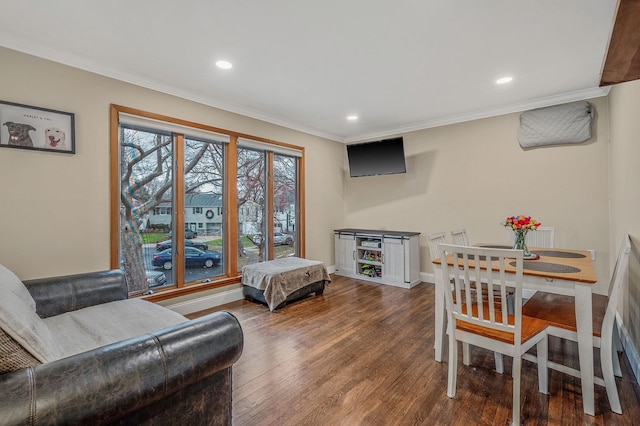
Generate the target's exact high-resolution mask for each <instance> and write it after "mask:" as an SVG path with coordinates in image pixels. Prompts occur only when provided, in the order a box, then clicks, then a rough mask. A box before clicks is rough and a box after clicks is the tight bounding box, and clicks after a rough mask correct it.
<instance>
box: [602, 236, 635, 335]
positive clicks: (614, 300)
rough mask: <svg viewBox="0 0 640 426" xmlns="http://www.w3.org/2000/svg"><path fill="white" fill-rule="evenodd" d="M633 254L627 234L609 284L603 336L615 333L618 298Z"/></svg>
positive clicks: (603, 321)
mask: <svg viewBox="0 0 640 426" xmlns="http://www.w3.org/2000/svg"><path fill="white" fill-rule="evenodd" d="M630 253H631V240H630V238H629V234H625V235H624V238H623V239H622V244H621V245H620V250H619V251H618V259H617V260H616V265H615V266H614V268H613V275H612V276H611V282H610V283H609V300H608V301H607V310H606V312H605V314H604V319H603V320H602V334H603V336H604V334H605V333H609V332H612V331H613V322H614V320H615V317H616V308H617V306H618V298H619V297H620V292H621V289H622V281H623V280H624V275H625V273H626V272H627V267H628V266H629V255H630Z"/></svg>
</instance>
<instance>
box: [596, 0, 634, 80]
mask: <svg viewBox="0 0 640 426" xmlns="http://www.w3.org/2000/svg"><path fill="white" fill-rule="evenodd" d="M638 79H640V0H619V3H618V12H617V14H616V21H615V24H614V26H613V32H612V34H611V40H610V42H609V49H608V51H607V58H606V59H605V62H604V66H603V68H602V77H601V78H600V86H609V85H612V84H617V83H622V82H625V81H631V80H638Z"/></svg>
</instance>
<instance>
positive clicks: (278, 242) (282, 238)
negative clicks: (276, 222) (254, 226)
mask: <svg viewBox="0 0 640 426" xmlns="http://www.w3.org/2000/svg"><path fill="white" fill-rule="evenodd" d="M253 241H254V242H255V243H256V244H260V242H261V241H262V234H255V235H254V236H253ZM285 244H286V245H288V246H291V245H293V236H292V235H291V234H283V233H282V232H274V233H273V245H274V246H282V245H285Z"/></svg>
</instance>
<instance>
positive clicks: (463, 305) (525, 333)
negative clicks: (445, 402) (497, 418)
mask: <svg viewBox="0 0 640 426" xmlns="http://www.w3.org/2000/svg"><path fill="white" fill-rule="evenodd" d="M439 252H440V258H441V262H442V271H443V274H444V276H447V274H450V275H453V277H454V279H453V291H451V289H450V288H449V287H448V286H447V283H446V282H440V283H441V284H440V285H445V286H447V288H443V289H442V290H443V293H444V294H445V299H446V312H447V320H448V323H449V330H448V333H449V366H448V367H449V371H448V381H447V396H448V397H449V398H453V397H454V396H455V394H456V381H457V371H458V370H457V369H458V342H459V341H460V342H463V343H466V344H472V345H474V346H480V347H484V348H485V349H488V350H490V351H494V352H498V353H501V354H504V355H508V356H511V357H513V394H512V397H513V405H512V412H513V413H512V414H513V423H512V424H514V425H519V424H520V375H521V369H522V355H523V354H524V353H525V352H527V351H528V350H529V349H530V348H532V347H533V346H534V345H535V346H536V353H537V355H538V387H539V390H540V392H541V393H545V394H546V393H547V377H548V375H547V364H546V359H547V353H548V347H547V323H546V322H545V321H542V320H539V319H535V318H527V317H524V316H522V266H523V260H522V256H523V252H522V251H521V250H506V249H491V248H482V247H467V246H457V245H450V244H440V245H439ZM447 255H450V256H449V258H450V259H452V261H453V265H448V263H447V262H448V260H447ZM487 259H490V260H489V261H490V262H492V265H491V266H492V267H488V268H485V269H484V271H483V270H482V269H481V263H486V262H487ZM514 259H515V264H516V266H515V267H516V271H515V274H511V273H509V274H507V273H506V272H505V270H506V268H507V267H508V265H509V263H511V262H514ZM483 275H484V279H485V280H486V282H487V283H492V284H493V287H494V288H496V287H499V289H500V291H499V292H498V293H497V295H496V292H495V291H488V290H489V289H488V287H487V285H486V284H483V285H479V286H473V287H472V286H465V285H464V283H465V282H476V283H480V282H482V281H483ZM510 287H512V288H514V290H515V300H516V309H515V313H514V314H509V313H508V312H507V289H508V288H510ZM463 363H464V364H465V365H469V362H468V360H465V359H464V356H463Z"/></svg>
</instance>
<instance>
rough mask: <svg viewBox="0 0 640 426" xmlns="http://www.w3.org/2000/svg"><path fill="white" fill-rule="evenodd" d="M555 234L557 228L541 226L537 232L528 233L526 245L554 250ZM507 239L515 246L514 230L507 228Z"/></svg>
mask: <svg viewBox="0 0 640 426" xmlns="http://www.w3.org/2000/svg"><path fill="white" fill-rule="evenodd" d="M555 233H556V228H554V227H553V226H539V227H538V229H537V230H535V231H529V232H527V236H526V238H525V241H524V242H525V244H526V245H527V247H529V248H531V247H544V248H554V247H555ZM507 238H508V239H509V243H510V244H512V245H513V243H514V242H515V239H516V236H515V233H514V232H513V230H512V229H510V228H507Z"/></svg>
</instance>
